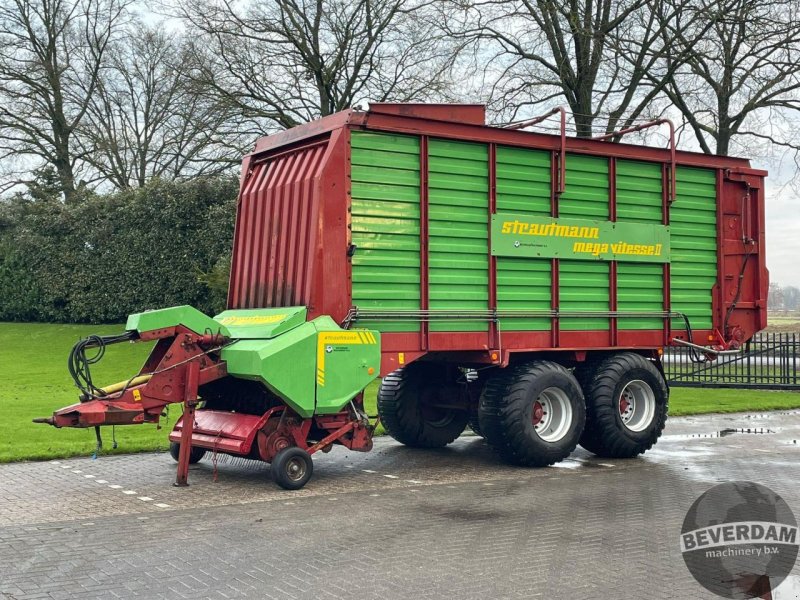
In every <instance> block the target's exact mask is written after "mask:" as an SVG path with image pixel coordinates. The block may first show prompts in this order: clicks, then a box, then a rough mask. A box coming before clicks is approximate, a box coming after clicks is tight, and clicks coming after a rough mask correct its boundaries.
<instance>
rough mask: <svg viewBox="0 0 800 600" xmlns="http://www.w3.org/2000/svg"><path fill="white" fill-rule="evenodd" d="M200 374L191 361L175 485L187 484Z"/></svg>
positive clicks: (188, 370) (184, 399)
mask: <svg viewBox="0 0 800 600" xmlns="http://www.w3.org/2000/svg"><path fill="white" fill-rule="evenodd" d="M199 375H200V369H199V365H198V364H197V362H196V361H192V362H190V363H189V364H188V365H187V369H186V394H185V396H184V398H183V426H182V427H181V450H180V453H179V454H178V473H177V476H176V477H175V485H176V486H179V487H183V486H187V485H189V482H188V479H189V455H190V454H191V452H192V432H193V431H194V410H195V404H196V403H197V386H198V378H199Z"/></svg>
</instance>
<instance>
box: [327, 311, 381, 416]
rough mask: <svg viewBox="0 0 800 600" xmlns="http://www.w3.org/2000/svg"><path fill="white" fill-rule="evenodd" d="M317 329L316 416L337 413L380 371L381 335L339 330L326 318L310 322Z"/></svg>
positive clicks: (362, 331) (364, 331)
mask: <svg viewBox="0 0 800 600" xmlns="http://www.w3.org/2000/svg"><path fill="white" fill-rule="evenodd" d="M313 323H314V326H315V327H316V329H317V360H316V365H317V375H316V383H317V406H316V412H317V414H321V415H325V414H332V413H337V412H339V411H340V410H342V408H344V406H345V405H346V404H347V403H348V402H350V400H352V399H353V398H354V397H355V395H356V394H358V393H359V392H360V391H361V390H363V389H364V388H365V387H367V385H369V383H370V382H372V381H373V380H374V379H375V378H376V377H377V376H378V373H380V370H381V334H380V333H379V332H378V331H374V330H373V331H369V330H362V329H352V330H348V331H344V330H342V329H341V328H340V327H339V326H338V325H337V324H336V323H335V322H334V321H333V320H332V319H330V318H329V317H319V318H318V319H315V320H314V321H313Z"/></svg>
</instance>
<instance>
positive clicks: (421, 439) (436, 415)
mask: <svg viewBox="0 0 800 600" xmlns="http://www.w3.org/2000/svg"><path fill="white" fill-rule="evenodd" d="M461 394H462V390H460V389H459V386H458V385H457V384H456V383H455V382H452V383H451V382H449V381H448V378H447V371H446V369H445V368H444V367H443V366H442V365H436V364H425V363H414V364H411V365H409V366H407V367H404V368H402V369H399V370H397V371H394V372H393V373H390V374H389V375H387V376H386V377H384V378H383V381H382V382H381V387H380V389H379V390H378V414H380V417H381V422H382V423H383V426H384V428H385V429H386V431H387V432H388V433H389V435H391V436H392V437H393V438H394V439H396V440H397V441H398V442H400V443H401V444H405V445H406V446H413V447H417V448H440V447H442V446H446V445H447V444H449V443H450V442H452V441H453V440H455V439H456V438H457V437H458V436H459V435H461V432H462V431H464V429H465V428H466V427H467V420H468V418H469V415H468V411H467V405H466V402H465V403H464V408H463V409H461V408H452V406H453V405H454V404H458V403H459V402H460V399H461V398H460V396H461ZM442 405H445V406H442ZM446 405H449V407H446Z"/></svg>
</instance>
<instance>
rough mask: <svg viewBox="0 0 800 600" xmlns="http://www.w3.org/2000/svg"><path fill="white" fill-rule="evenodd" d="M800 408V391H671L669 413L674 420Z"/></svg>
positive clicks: (679, 388)
mask: <svg viewBox="0 0 800 600" xmlns="http://www.w3.org/2000/svg"><path fill="white" fill-rule="evenodd" d="M789 408H800V392H777V391H764V390H740V389H713V388H705V389H703V388H685V387H672V388H670V398H669V414H670V415H671V416H674V417H680V416H684V415H701V414H705V413H732V412H749V411H765V410H786V409H789Z"/></svg>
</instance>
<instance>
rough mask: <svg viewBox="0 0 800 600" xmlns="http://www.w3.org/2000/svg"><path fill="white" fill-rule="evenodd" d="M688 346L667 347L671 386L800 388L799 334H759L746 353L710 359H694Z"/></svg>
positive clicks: (749, 343) (665, 366)
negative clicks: (697, 360)
mask: <svg viewBox="0 0 800 600" xmlns="http://www.w3.org/2000/svg"><path fill="white" fill-rule="evenodd" d="M690 352H691V351H690V349H689V348H681V347H672V348H666V349H665V350H664V357H663V360H664V371H665V373H666V375H667V380H668V381H669V383H670V385H674V386H686V387H730V388H751V389H762V390H767V389H772V390H777V389H780V390H800V374H798V371H800V334H798V333H758V334H756V335H755V336H754V337H753V339H752V340H750V341H749V342H748V343H747V344H745V347H744V349H743V352H742V353H740V354H737V355H734V356H721V357H719V358H718V359H717V360H714V361H710V362H702V363H696V362H692V360H691V355H690Z"/></svg>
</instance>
